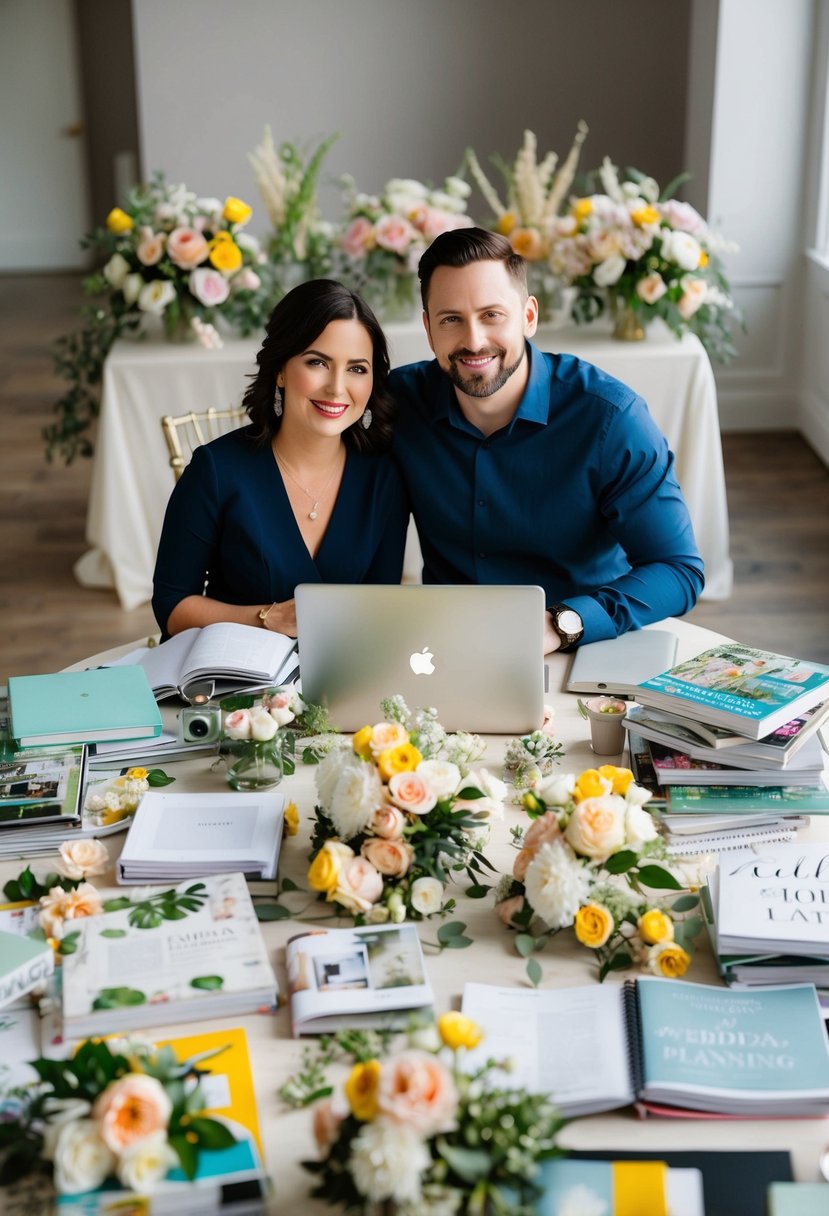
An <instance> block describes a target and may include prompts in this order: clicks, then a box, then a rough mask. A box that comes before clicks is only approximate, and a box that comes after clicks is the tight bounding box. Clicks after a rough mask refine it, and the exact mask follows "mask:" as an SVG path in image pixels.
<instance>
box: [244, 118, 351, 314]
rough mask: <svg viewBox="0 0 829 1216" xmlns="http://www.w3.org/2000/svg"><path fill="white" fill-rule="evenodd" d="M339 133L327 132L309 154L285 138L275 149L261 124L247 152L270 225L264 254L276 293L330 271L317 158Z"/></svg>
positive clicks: (329, 237) (329, 232)
mask: <svg viewBox="0 0 829 1216" xmlns="http://www.w3.org/2000/svg"><path fill="white" fill-rule="evenodd" d="M339 138H340V137H339V135H338V134H336V135H331V136H329V137H328V138H327V139H324V140H323V141H322V143H321V144H320V145H319V146H318V147H317V148H316V149H315V150H314V152H313V153H311V154H310V155H306V153H305V152H304V151H303V150H302V149H301V148H299V147H298V146H297V145H296V144H294V143H290V142H289V141H287V140H286V141H285V142H284V143H281V144H280V145H279V150H278V151H277V149H276V147H275V145H274V142H273V135H272V134H271V129H270V127H265V133H264V135H263V137H262V142H261V143H260V144H258V145H257V147H256V148H254V150H253V152H251V153H249V155H248V160H249V161H250V163H251V165H252V167H253V172H254V176H255V178H256V184H257V186H258V187H259V193H260V194H261V195H262V199H263V201H264V203H265V208H266V210H267V212H268V216H269V218H270V221H271V226H272V229H273V231H272V234H271V238H270V241H269V244H268V255H269V257H270V260H271V263H272V264H274V265H275V267H276V273H277V282H278V286H279V289H280V294H282V293H284V292H286V291H288V290H289V289H290V288H291V287H294V286H296V284H297V283H300V282H302V281H303V280H305V279H318V278H325V277H327V276H328V275H329V274H330V273H331V268H332V263H331V255H332V250H333V247H334V227H333V225H332V224H330V223H328V222H326V221H325V220H323V219H322V217H321V216H320V213H319V207H318V204H317V185H318V182H319V174H320V170H321V169H322V162H323V160H324V159H325V157H326V155H327V154H328V151H329V149H330V148H331V146H332V144H334V143H336V141H337V140H338V139H339Z"/></svg>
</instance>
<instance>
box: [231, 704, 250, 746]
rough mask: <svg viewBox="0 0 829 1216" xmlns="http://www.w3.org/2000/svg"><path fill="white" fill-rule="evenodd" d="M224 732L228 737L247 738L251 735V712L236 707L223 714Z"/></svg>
mask: <svg viewBox="0 0 829 1216" xmlns="http://www.w3.org/2000/svg"><path fill="white" fill-rule="evenodd" d="M224 732H225V734H226V735H227V737H228V739H249V738H250V737H251V734H250V732H251V713H250V710H249V709H236V710H234V711H233V713H231V714H226V715H225V722H224Z"/></svg>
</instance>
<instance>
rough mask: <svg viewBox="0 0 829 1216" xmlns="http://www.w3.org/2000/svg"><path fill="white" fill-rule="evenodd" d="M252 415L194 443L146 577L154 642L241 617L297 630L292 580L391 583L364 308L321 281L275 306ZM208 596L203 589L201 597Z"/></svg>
mask: <svg viewBox="0 0 829 1216" xmlns="http://www.w3.org/2000/svg"><path fill="white" fill-rule="evenodd" d="M266 334H267V336H266V338H265V341H264V343H263V345H262V348H261V350H260V351H259V354H258V355H257V359H256V361H257V364H258V367H259V370H258V372H257V373H256V375H255V376H254V377H253V382H252V383H251V385H250V386H249V388H248V390H247V392H246V393H245V397H244V406H245V409H246V410H247V412H248V414H249V415H250V419H251V421H250V424H249V425H247V426H245V427H242V428H240V429H239V430H236V431H232V432H230V433H229V434H227V435H223V436H222V437H221V438H219V439H216V440H214V441H213V442H212V443H208V444H206V445H205V446H204V447H200V448H197V449H196V451H195V452H194V453H193V457H192V460H191V461H190V463H189V465H188V466H187V468H186V469H185V470H184V473H183V474H182V476H181V479H180V480H179V482H178V483H177V485H176V487H175V489H174V490H173V493H172V495H171V497H170V501H169V503H168V506H167V513H166V516H165V519H164V527H163V530H162V534H161V541H160V544H159V549H158V557H157V560H156V567H155V576H154V593H153V612H154V613H155V617H156V620H157V621H158V624H159V626H160V627H161V632H162V636H163V637H165V638H166V637H169V636H171V635H172V634H175V633H180V632H181V630H182V629H188V628H190V627H192V626H194V625H198V626H201V625H209V624H211V623H212V622H214V621H238V622H240V623H242V624H245V625H257V626H260V625H261V626H263V627H264V628H265V629H273V630H277V631H278V632H280V633H285V634H289V635H291V636H296V614H295V611H294V588H295V587H296V585H297V583H313V582H325V583H399V582H400V577H401V572H402V568H403V550H404V547H405V542H406V529H407V524H408V515H409V511H408V506H407V503H406V499H405V495H404V491H403V488H402V485H401V483H400V480H399V477H398V474H397V471H396V469H395V466H394V464H393V462H392V460H391V459H390V457H388V456H387V455H386V454H385V449H386V448H387V446H388V443H389V440H390V437H391V421H392V410H393V406H392V402H391V398H390V397H389V395H388V391H387V379H388V374H389V356H388V350H387V347H386V340H385V337H384V335H383V331H382V330H381V328H380V326H379V324H378V323H377V320H376V318H375V316H374V314H373V313H372V312H371V310H370V309H369V308H368V306H367V305H366V304H365V302H364V301H363V300H362V299H361V298H360V297H359V296H358V295H355V294H354V293H353V292H351V291H349V290H348V289H347V288H345V287H343V286H342V284H340V283H336V282H334V281H333V280H330V279H315V280H313V281H311V282H308V283H302V284H300V286H299V287H295V288H294V290H293V291H291V292H289V293H288V295H286V296H285V297H284V298H283V299H282V300H281V301H280V302H279V304H277V306H276V308H275V309H274V311H273V313H272V315H271V317H270V320H269V321H268V325H267V329H266ZM203 592H204V593H203Z"/></svg>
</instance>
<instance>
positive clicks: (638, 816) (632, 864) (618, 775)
mask: <svg viewBox="0 0 829 1216" xmlns="http://www.w3.org/2000/svg"><path fill="white" fill-rule="evenodd" d="M650 797H651V794H650V791H648V790H645V789H642V788H641V786H638V785H636V784H635V782H634V780H633V774H632V773H631V771H630V770H629V769H625V768H617V767H616V766H615V765H612V764H605V765H602V767H601V768H599V769H587V770H586V771H585V772H583V773H582V774H581V775H580V776H579V777H575V776H574V775H573V774H562V775H555V776H550V777H547V778H545V779H543V780H542V781H541V782H540V783H539V784H538V785H537V786H536V787H535V789H534V790H530V791H528V792H527V793H525V794H524V796H523V799H522V802H523V805H524V807H525V808H526V810H527V811H528V813H529V815H530V818H531V819H532V820H533V822H532V825H531V826H530V828H529V829H528V830H527V831H526V832H524V831H523V829H522V828H515V829H513V836H514V842H515V844H516V846H517V847H518V850H519V851H518V855H517V857H516V859H515V864H514V866H513V872H512V874H511V875H506V876H504V877H503V878H502V880H501V882H500V883H499V884H498V886H497V888H496V892H495V899H496V911H497V913H498V915H499V917H500V919H501V920H502V921H503V923H504V924H505V925H507V927H508V928H511V929H515V930H516V931H517V935H516V939H515V944H516V949H517V950H518V952H519V953H520V954H521V955H523V956H524V957H527V958H528V959H529V961H528V964H527V973H528V975H529V977H530V979H531V980H532V982H533V983H538V981H539V979H540V978H541V968H540V966H539V964H538V961H537V960H536V959H534V958H532V957H531V956H532V955H533V954H534V952H535V951H537V950H539V949H541V948H542V947H543V946H544V945H545V944H546V943H547V942H548V941H549V939H550V938H551V937H552V936H553V935H554V934H555V933H557V932H558V931H559V930H561V929H567V928H572V929H573V931H574V933H575V936H576V939H577V940H578V941H579V942H580V943H581V944H582V945H583V946H587V947H588V948H589V949H591V950H593V951H595V954H596V958H597V960H598V962H599V979H600V980H603V979H604V978H605V976H606V975H607V974H608V972H610V971H616V970H619V969H621V968H625V967H629V966H632V965H633V964H634V963H639V964H641V965H643V966H645V967H646V968H647V969H648V970H650V971H652V972H653V973H654V974H656V975H667V976H675V977H676V976H681V975H684V973H685V971H686V970H687V969H688V967H689V965H690V961H691V956H692V953H693V938H694V937H695V936H696V934H697V933H698V932H699V930H700V928H701V921H700V919H699V917H697V916H694V917H690V916H689V917H687V918H683V916H682V914H684V913H686V912H690V911H691V909H693V908H695V907H696V906H697V905H698V903H699V897H698V896H697V895H695V894H685V895H681V896H679V898H676V897H675V896H672V897H671V900H672V902H670V903H668V902H667V901H666V900H665V898H664V896H663V897H660V896H659V895H654V894H652V892H654V891H657V892H659V891H661V892H666V891H671V892H677V891H681V890H683V884H682V883H680V882H679V881H678V880H677V878H676V877H675V876H674V875H673V874H672V873H671V872H670V871H669V870H668V869H666V868H665V867H664V866H663V865H659V864H657V863H658V862H659V861H660V860H663V859H664V858H665V857H666V849H665V844H664V842H663V841H662V840H661V838H660V837H659V835H658V833H657V830H656V825H655V823H654V821H653V817H652V816H651V815H650V813H649V812H648V811H647V810H645V803H646V802H647V801H648V800H649V799H650Z"/></svg>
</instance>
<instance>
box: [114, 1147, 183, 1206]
mask: <svg viewBox="0 0 829 1216" xmlns="http://www.w3.org/2000/svg"><path fill="white" fill-rule="evenodd" d="M178 1163H179V1160H178V1154H177V1153H175V1152H174V1151H173V1149H172V1148H171V1147H170V1144H169V1142H168V1140H167V1134H166V1132H154V1133H153V1134H152V1135H151V1136H147V1137H145V1139H143V1140H138V1141H136V1143H134V1144H131V1145H128V1146H127V1147H126V1148H125V1149H124V1150H123V1152H122V1153H121V1154H120V1156H119V1159H118V1171H117V1172H118V1181H119V1182H120V1183H121V1185H122V1186H125V1187H127V1188H128V1189H129V1190H131V1191H139V1192H140V1193H141V1194H145V1193H146V1192H147V1191H152V1190H153V1189H154V1187H155V1186H156V1185H157V1184H158V1183H159V1182H160V1181H161V1180H162V1178H164V1177H165V1176H166V1174H167V1173H168V1172H169V1171H170V1170H171V1169H173V1168H174V1167H175V1166H177V1165H178Z"/></svg>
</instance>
